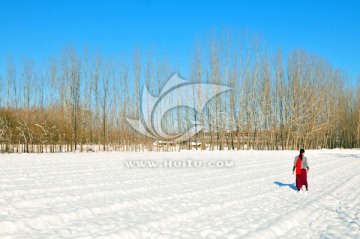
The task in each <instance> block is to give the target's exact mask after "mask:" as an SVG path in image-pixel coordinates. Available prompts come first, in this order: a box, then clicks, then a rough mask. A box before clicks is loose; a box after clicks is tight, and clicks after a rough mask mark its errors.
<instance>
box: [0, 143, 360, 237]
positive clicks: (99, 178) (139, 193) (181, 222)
mask: <svg viewBox="0 0 360 239" xmlns="http://www.w3.org/2000/svg"><path fill="white" fill-rule="evenodd" d="M296 154H297V151H238V152H231V151H230V152H218V151H216V152H209V151H205V152H199V151H196V152H195V151H184V152H180V153H179V152H173V153H155V152H148V153H88V154H87V153H84V154H77V153H70V154H53V155H51V154H45V155H41V154H31V155H25V154H23V155H16V154H13V155H0V157H1V159H0V169H1V173H0V238H123V239H131V238H156V239H157V238H267V239H268V238H360V200H359V199H360V176H359V173H360V150H315V151H311V150H308V151H307V152H306V156H307V157H308V160H309V164H310V168H311V170H310V171H309V174H308V181H309V191H308V192H306V191H301V192H299V193H298V192H296V191H295V190H294V185H293V183H294V180H295V179H294V176H293V175H292V174H291V169H292V163H293V159H294V157H295V155H296ZM144 159H146V160H151V161H152V162H153V161H155V160H156V161H159V162H163V161H164V160H176V161H179V160H193V161H194V160H196V161H201V162H203V163H204V164H203V166H202V167H197V168H194V167H180V168H174V167H160V166H158V167H156V168H152V167H150V166H147V167H145V168H140V167H129V165H127V164H126V162H127V160H144ZM220 160H225V161H228V162H233V163H234V165H233V167H210V166H209V165H210V164H208V162H215V165H216V163H218V162H219V161H220ZM166 162H168V161H166Z"/></svg>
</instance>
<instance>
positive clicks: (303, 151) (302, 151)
mask: <svg viewBox="0 0 360 239" xmlns="http://www.w3.org/2000/svg"><path fill="white" fill-rule="evenodd" d="M302 153H305V150H304V149H300V155H299V156H300V159H301V160H302Z"/></svg>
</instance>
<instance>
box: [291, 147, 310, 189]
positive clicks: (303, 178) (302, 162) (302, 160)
mask: <svg viewBox="0 0 360 239" xmlns="http://www.w3.org/2000/svg"><path fill="white" fill-rule="evenodd" d="M304 154H305V150H304V149H300V154H299V155H298V156H296V157H295V160H294V167H293V172H292V173H293V174H294V172H295V169H296V188H297V190H298V191H300V189H301V187H302V186H303V185H305V187H306V191H307V190H308V182H307V172H308V171H309V170H310V168H309V164H308V161H307V158H306V157H305V156H304Z"/></svg>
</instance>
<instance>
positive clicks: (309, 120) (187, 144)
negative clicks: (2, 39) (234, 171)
mask: <svg viewBox="0 0 360 239" xmlns="http://www.w3.org/2000/svg"><path fill="white" fill-rule="evenodd" d="M0 69H1V71H0V95H1V97H0V150H1V152H9V153H13V152H15V153H24V152H25V153H30V152H70V151H81V152H82V151H142V150H179V149H190V148H193V146H194V145H195V148H196V149H199V150H200V149H209V150H215V149H219V150H240V149H250V148H251V149H268V150H276V149H298V148H300V147H302V148H307V149H309V148H338V147H339V148H354V147H360V98H359V94H360V85H359V82H360V81H359V79H358V80H357V81H355V79H351V78H349V77H348V75H347V74H346V72H343V71H341V70H339V69H336V68H334V67H333V66H332V65H331V64H330V63H329V62H328V61H327V60H325V59H323V58H321V57H319V56H315V55H313V54H310V53H308V52H306V51H305V50H293V51H290V52H282V51H281V49H279V50H277V51H275V52H272V51H270V50H269V49H267V48H266V44H265V43H264V42H263V41H262V40H261V38H260V37H258V36H254V35H247V34H234V33H231V32H222V33H220V34H216V33H214V34H209V35H207V36H206V37H205V40H204V41H197V42H195V44H194V48H193V50H192V51H191V54H190V57H189V60H188V66H186V67H184V68H183V66H180V65H179V64H178V63H176V62H173V61H172V60H171V59H169V58H167V57H163V56H158V55H157V54H156V51H154V50H153V51H142V50H140V48H137V49H135V50H134V51H133V53H132V54H131V56H130V57H128V56H126V55H125V54H123V55H121V56H118V57H104V56H102V55H101V53H90V52H89V51H88V50H86V49H85V50H83V51H81V52H79V51H76V50H75V49H74V48H71V47H68V48H66V49H64V50H63V51H61V53H60V54H59V56H56V57H49V58H48V60H47V61H46V62H45V63H42V64H39V63H37V62H35V61H34V60H32V59H31V58H26V57H22V59H21V60H20V61H16V60H14V59H13V58H11V57H8V58H7V59H6V61H4V62H0ZM174 72H178V73H179V74H180V75H181V77H182V78H184V79H187V80H189V81H191V82H194V83H212V84H221V85H226V86H228V87H230V88H231V89H232V90H231V91H229V92H227V93H226V94H225V95H224V96H222V97H220V96H219V97H216V98H215V99H213V100H211V101H210V102H209V103H208V104H207V105H206V107H205V110H204V111H203V112H202V114H199V113H197V112H194V111H193V110H191V109H188V108H177V109H174V110H172V111H170V112H168V114H166V115H165V116H164V118H163V121H162V126H163V128H165V129H166V130H168V131H169V132H184V131H185V130H186V129H188V128H189V127H190V126H191V121H192V120H194V119H195V120H200V121H201V123H202V124H203V125H205V128H204V129H203V130H202V131H200V132H199V133H198V134H197V135H195V136H194V137H192V138H191V139H189V140H186V141H184V142H181V143H176V144H173V143H166V144H159V142H157V141H156V140H154V139H152V138H148V137H145V136H143V135H140V134H138V133H137V132H136V131H135V130H134V129H132V127H131V126H130V125H129V124H128V122H127V120H126V117H127V116H129V115H131V116H132V117H140V107H141V105H140V96H141V91H142V88H143V86H144V85H146V86H148V87H149V89H150V91H151V93H152V94H153V95H157V94H159V92H160V90H161V88H162V86H163V85H164V83H165V82H166V80H168V78H169V77H170V76H171V75H172V74H173V73H174ZM198 93H199V94H201V93H202V92H198ZM194 142H195V144H194Z"/></svg>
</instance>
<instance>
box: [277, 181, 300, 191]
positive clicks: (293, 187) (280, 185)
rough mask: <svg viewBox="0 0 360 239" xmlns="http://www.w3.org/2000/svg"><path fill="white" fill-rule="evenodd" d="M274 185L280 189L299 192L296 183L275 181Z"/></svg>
mask: <svg viewBox="0 0 360 239" xmlns="http://www.w3.org/2000/svg"><path fill="white" fill-rule="evenodd" d="M274 184H276V185H278V186H279V187H289V188H291V189H292V190H295V191H297V188H296V186H295V183H281V182H278V181H275V182H274Z"/></svg>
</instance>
